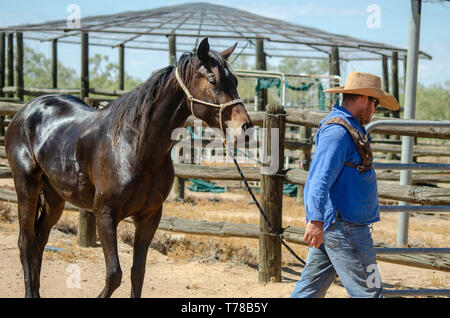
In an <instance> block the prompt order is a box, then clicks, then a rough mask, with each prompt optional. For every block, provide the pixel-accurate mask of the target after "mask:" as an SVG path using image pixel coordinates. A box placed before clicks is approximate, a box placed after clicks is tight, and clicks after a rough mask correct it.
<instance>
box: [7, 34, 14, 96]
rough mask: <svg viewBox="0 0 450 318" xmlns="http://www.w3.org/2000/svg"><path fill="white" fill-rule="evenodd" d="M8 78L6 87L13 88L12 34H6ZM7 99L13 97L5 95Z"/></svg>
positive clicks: (10, 94)
mask: <svg viewBox="0 0 450 318" xmlns="http://www.w3.org/2000/svg"><path fill="white" fill-rule="evenodd" d="M7 60H8V78H7V80H8V81H7V82H8V83H7V86H9V87H11V86H14V33H8V53H7ZM7 95H8V97H13V96H14V94H13V93H9V94H7Z"/></svg>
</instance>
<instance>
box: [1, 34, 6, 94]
mask: <svg viewBox="0 0 450 318" xmlns="http://www.w3.org/2000/svg"><path fill="white" fill-rule="evenodd" d="M5 48H6V33H5V32H2V33H0V97H3V96H4V94H3V87H5V75H6V73H5V66H6V65H5V62H6V54H5Z"/></svg>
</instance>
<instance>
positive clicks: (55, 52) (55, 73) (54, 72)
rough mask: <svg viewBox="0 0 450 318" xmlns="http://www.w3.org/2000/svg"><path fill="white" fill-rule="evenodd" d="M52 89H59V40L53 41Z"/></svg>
mask: <svg viewBox="0 0 450 318" xmlns="http://www.w3.org/2000/svg"><path fill="white" fill-rule="evenodd" d="M52 88H58V39H53V40H52Z"/></svg>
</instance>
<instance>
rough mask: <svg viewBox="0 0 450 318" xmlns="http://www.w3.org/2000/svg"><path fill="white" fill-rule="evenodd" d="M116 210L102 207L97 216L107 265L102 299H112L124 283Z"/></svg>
mask: <svg viewBox="0 0 450 318" xmlns="http://www.w3.org/2000/svg"><path fill="white" fill-rule="evenodd" d="M114 212H115V210H114V209H111V208H109V207H106V206H104V207H102V208H100V209H98V210H97V213H96V215H95V217H96V221H97V230H98V235H99V238H100V242H101V244H102V249H103V254H104V256H105V263H106V280H105V288H103V291H102V292H101V293H100V294H99V295H98V297H101V298H107V297H111V294H112V293H113V292H114V291H115V290H116V289H117V288H118V287H119V286H120V284H121V282H122V270H121V268H120V263H119V255H118V252H117V223H118V222H117V221H116V215H115V213H114Z"/></svg>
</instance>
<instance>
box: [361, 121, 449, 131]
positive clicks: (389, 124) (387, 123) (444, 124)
mask: <svg viewBox="0 0 450 318" xmlns="http://www.w3.org/2000/svg"><path fill="white" fill-rule="evenodd" d="M379 126H384V127H429V128H433V127H437V128H440V127H446V128H450V121H449V120H442V121H440V120H439V121H438V120H416V119H392V120H377V121H374V122H372V123H370V124H368V125H367V126H366V127H365V128H366V131H367V133H370V132H371V131H372V130H373V129H375V128H377V127H379Z"/></svg>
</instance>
